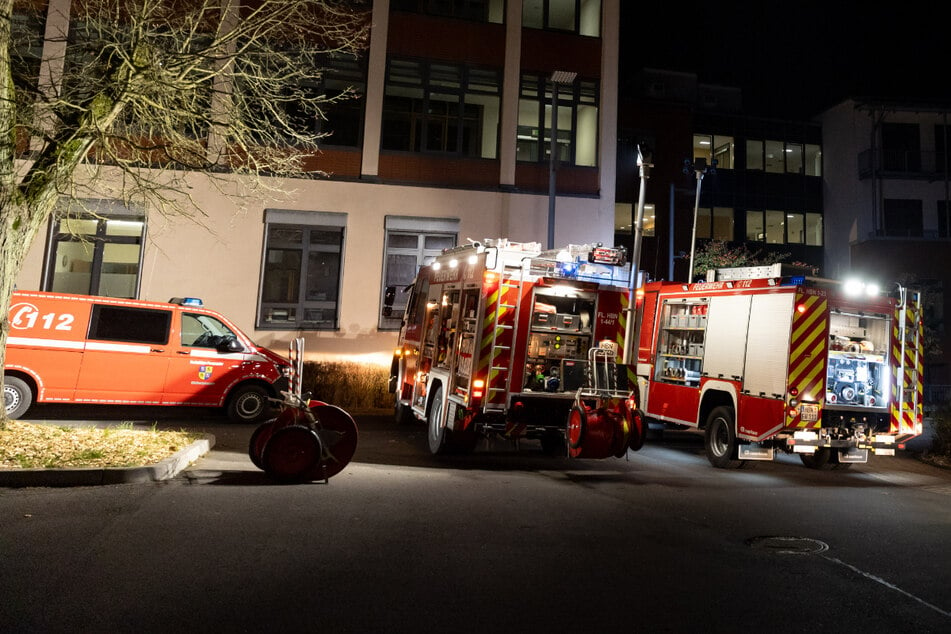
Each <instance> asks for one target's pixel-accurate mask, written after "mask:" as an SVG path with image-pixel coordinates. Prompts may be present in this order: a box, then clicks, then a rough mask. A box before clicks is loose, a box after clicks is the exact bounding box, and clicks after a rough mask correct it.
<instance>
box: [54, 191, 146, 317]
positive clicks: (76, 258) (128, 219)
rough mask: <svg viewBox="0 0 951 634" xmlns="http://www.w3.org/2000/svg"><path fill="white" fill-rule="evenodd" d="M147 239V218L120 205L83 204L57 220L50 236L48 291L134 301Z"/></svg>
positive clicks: (96, 202)
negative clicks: (145, 239)
mask: <svg viewBox="0 0 951 634" xmlns="http://www.w3.org/2000/svg"><path fill="white" fill-rule="evenodd" d="M93 214H95V215H93ZM144 236H145V216H144V215H143V214H138V213H135V212H132V211H130V210H129V209H127V208H125V207H123V206H122V205H120V204H118V203H111V202H109V201H85V202H84V203H82V208H80V207H79V206H78V205H77V207H76V208H73V209H72V210H71V211H70V212H69V213H68V214H61V215H58V216H57V217H56V218H55V219H54V220H53V229H52V230H51V231H50V244H49V248H48V251H47V252H48V253H49V258H48V260H47V262H46V274H45V276H44V279H45V281H44V284H43V288H44V290H47V291H55V292H58V293H77V294H80V295H104V296H106V297H125V298H129V299H134V298H135V297H136V296H137V295H138V291H139V278H140V271H141V268H142V240H143V238H144Z"/></svg>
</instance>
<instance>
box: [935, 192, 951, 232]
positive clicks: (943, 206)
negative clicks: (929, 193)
mask: <svg viewBox="0 0 951 634" xmlns="http://www.w3.org/2000/svg"><path fill="white" fill-rule="evenodd" d="M938 237H939V238H951V205H948V201H946V200H939V201H938Z"/></svg>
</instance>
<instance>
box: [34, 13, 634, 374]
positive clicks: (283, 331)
mask: <svg viewBox="0 0 951 634" xmlns="http://www.w3.org/2000/svg"><path fill="white" fill-rule="evenodd" d="M367 4H368V6H370V8H371V9H372V18H371V19H372V28H371V36H370V42H369V48H368V50H367V51H366V53H365V55H363V56H361V57H359V58H357V59H338V60H337V61H336V62H335V63H334V65H333V66H332V67H330V68H329V69H328V73H327V75H326V85H325V86H324V87H323V88H324V89H325V90H327V91H329V92H333V91H334V90H340V89H341V88H343V87H346V86H352V87H354V88H355V89H356V90H357V91H358V92H359V93H360V96H361V97H360V99H357V100H352V101H345V102H341V103H339V104H337V105H335V106H333V107H331V108H330V109H329V110H328V112H327V113H326V114H327V120H326V121H318V120H315V121H314V122H313V124H314V125H315V126H321V130H322V131H326V132H330V133H331V135H330V136H329V137H328V138H327V139H326V141H327V142H326V143H325V145H324V147H323V151H322V153H321V154H320V155H319V156H316V157H314V158H313V159H312V161H311V167H312V169H313V170H314V172H315V174H316V173H317V172H318V171H320V172H324V173H327V174H329V177H326V178H324V177H315V178H306V179H300V180H296V181H292V182H288V183H285V185H286V186H287V188H289V190H290V191H289V193H288V194H287V195H286V196H283V197H280V198H278V197H274V198H271V199H261V200H258V199H248V200H247V201H246V206H245V208H244V209H242V210H240V211H239V212H236V210H235V209H234V208H233V205H232V202H231V201H230V200H229V199H227V198H225V197H224V196H222V195H221V194H219V192H217V191H216V190H214V189H213V188H210V187H209V188H203V187H201V186H200V183H201V181H200V180H198V179H196V181H195V182H196V184H197V188H196V189H195V191H194V199H195V200H196V201H197V202H198V204H199V205H200V208H201V212H202V213H203V214H204V218H203V220H202V223H201V224H197V223H192V222H189V221H188V220H184V219H182V220H176V219H171V220H165V219H163V218H162V217H161V216H159V215H158V214H157V213H156V212H155V210H151V209H135V208H129V207H127V206H125V205H123V204H122V203H121V202H120V201H117V200H101V201H86V205H87V206H91V207H93V208H94V209H96V210H98V213H97V214H96V215H94V216H85V217H80V218H59V217H58V218H53V219H52V220H51V222H50V224H49V228H48V230H47V231H46V233H45V234H44V235H42V236H41V238H40V239H38V240H37V242H36V244H35V245H34V246H33V248H32V251H31V253H30V255H29V256H28V259H27V262H26V264H25V266H24V268H23V271H22V274H21V275H20V277H19V279H18V286H19V287H20V288H21V289H44V290H56V291H61V292H78V293H90V294H105V295H115V296H122V297H136V298H142V299H158V300H164V299H167V298H169V297H172V296H183V295H190V296H198V297H201V298H202V299H203V300H204V301H205V303H206V304H208V305H210V306H213V307H214V308H216V309H219V310H221V311H222V312H224V313H226V314H228V315H229V316H230V317H232V318H234V319H235V321H236V322H237V323H238V325H239V326H240V327H242V328H243V329H245V330H246V331H247V332H251V333H253V334H254V336H255V337H256V338H257V340H258V341H259V343H261V344H262V345H266V346H269V347H272V348H274V349H278V350H281V349H286V347H287V343H288V342H289V341H290V340H291V339H292V338H294V337H299V336H302V337H304V339H305V348H306V350H307V352H308V353H309V356H319V357H324V358H339V357H358V356H360V355H367V356H368V357H369V356H372V355H379V356H377V357H376V358H377V359H386V360H387V361H388V359H389V354H390V353H391V350H392V348H393V345H394V342H395V339H396V336H395V331H396V330H397V329H398V327H399V323H400V322H399V319H398V318H387V317H385V316H383V314H382V311H381V305H382V299H383V294H384V289H385V287H387V286H389V285H394V286H401V285H405V284H407V283H408V282H410V281H411V280H412V278H413V276H414V275H415V272H416V270H417V269H418V267H419V266H420V265H421V264H422V263H423V262H424V261H425V260H426V259H427V258H429V257H431V256H432V255H434V254H436V253H438V252H439V251H440V250H441V249H443V248H445V247H450V246H453V245H455V244H458V243H463V242H465V241H466V240H468V239H473V240H481V239H483V238H486V237H500V236H504V237H508V238H509V239H512V240H516V241H524V242H530V241H537V242H541V243H543V244H545V243H546V242H547V241H548V237H549V236H548V227H549V218H550V216H552V215H554V218H555V223H554V236H553V244H555V245H558V244H566V243H586V242H605V243H610V242H612V240H613V233H614V215H615V208H614V192H615V158H616V136H615V133H616V129H617V121H616V112H617V105H616V104H617V83H618V81H617V68H618V41H619V37H618V30H619V5H620V0H544V1H542V0H524V1H522V0H508V1H505V0H465V1H462V0H451V1H446V2H424V1H422V0H373V1H372V3H371V2H368V3H367ZM47 5H48V10H47V12H46V16H45V23H44V24H42V25H40V28H41V29H45V30H46V32H57V33H59V32H66V31H67V30H68V26H69V7H70V2H69V1H68V0H49V2H48V3H47ZM21 17H22V16H21ZM24 19H25V18H24ZM48 44H49V41H47V45H48ZM37 54H38V55H41V56H42V55H44V54H46V52H45V51H44V50H38V51H37ZM553 104H557V105H556V108H555V110H556V112H557V116H556V117H555V119H556V120H555V123H554V124H552V118H553V117H552V110H553V108H552V105H553ZM552 128H555V131H556V133H555V134H554V138H555V143H554V146H555V147H556V150H555V154H556V156H555V161H550V160H549V158H550V147H551V145H552V144H551V143H550V141H551V138H552V132H551V129H552ZM552 165H554V166H555V167H557V170H555V178H554V179H551V178H550V169H549V168H550V167H551V166H552ZM552 180H554V182H555V192H556V194H555V196H550V194H549V188H550V184H551V182H552ZM552 200H554V205H551V204H550V203H551V201H552ZM202 225H205V226H202ZM206 227H207V228H206ZM209 229H210V230H209ZM401 301H405V299H404V296H403V295H402V294H397V308H399V305H400V302H401Z"/></svg>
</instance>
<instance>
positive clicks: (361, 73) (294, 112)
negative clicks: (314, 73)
mask: <svg viewBox="0 0 951 634" xmlns="http://www.w3.org/2000/svg"><path fill="white" fill-rule="evenodd" d="M323 63H324V67H325V70H324V73H323V77H322V82H321V83H320V85H313V86H307V87H305V88H304V91H305V92H306V93H307V94H308V95H309V96H311V97H323V98H325V99H328V100H329V101H327V102H324V103H322V104H321V105H320V114H319V115H318V114H317V113H314V112H313V111H311V112H307V111H305V110H304V109H303V108H301V107H300V102H291V103H288V104H287V106H286V108H287V112H288V114H290V116H291V117H292V118H293V119H294V127H295V128H296V129H298V130H300V131H302V132H306V133H313V134H325V135H327V136H325V137H324V138H323V139H322V141H321V143H322V144H324V145H334V146H340V147H358V146H359V145H360V142H361V139H362V134H361V133H362V130H363V108H364V104H365V103H366V99H365V96H366V86H367V80H366V64H365V63H364V62H362V61H361V60H358V59H357V58H355V57H353V56H350V55H342V54H341V55H334V56H329V57H327V58H326V59H325V60H324V62H323Z"/></svg>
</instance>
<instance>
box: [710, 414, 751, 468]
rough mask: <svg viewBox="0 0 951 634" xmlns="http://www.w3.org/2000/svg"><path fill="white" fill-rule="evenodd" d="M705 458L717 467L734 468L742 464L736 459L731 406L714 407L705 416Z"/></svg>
mask: <svg viewBox="0 0 951 634" xmlns="http://www.w3.org/2000/svg"><path fill="white" fill-rule="evenodd" d="M703 439H704V443H703V444H704V447H706V450H707V460H709V461H710V464H712V465H713V466H714V467H716V468H718V469H736V468H738V467H740V466H741V465H742V464H743V461H742V460H739V459H737V442H736V424H735V422H734V416H733V408H732V407H724V406H721V407H715V408H714V409H713V411H712V412H710V415H709V416H708V417H707V427H706V432H705V433H704V436H703Z"/></svg>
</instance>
